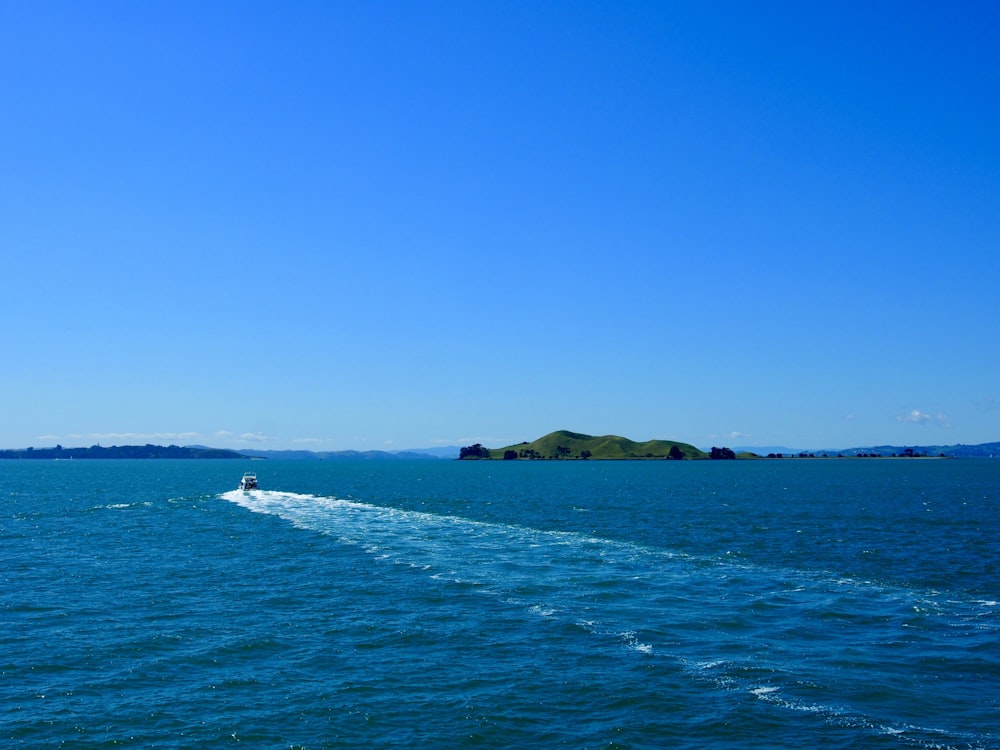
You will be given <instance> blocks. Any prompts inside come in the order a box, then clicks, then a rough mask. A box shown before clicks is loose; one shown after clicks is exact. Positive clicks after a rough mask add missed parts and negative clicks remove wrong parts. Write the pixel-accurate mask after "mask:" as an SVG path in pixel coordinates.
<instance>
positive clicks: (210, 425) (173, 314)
mask: <svg viewBox="0 0 1000 750" xmlns="http://www.w3.org/2000/svg"><path fill="white" fill-rule="evenodd" d="M998 38H1000V4H997V3H993V2H975V1H972V2H963V3H940V2H939V3H931V2H920V1H916V2H914V1H912V0H907V1H906V2H878V1H876V2H870V1H869V0H865V1H864V2H844V1H843V0H837V1H836V2H798V1H795V2H766V1H765V2H742V1H739V2H710V1H709V2H683V3H681V2H666V1H664V2H631V3H619V2H590V1H587V0H573V1H572V2H570V1H567V2H542V1H539V0H533V1H531V2H518V1H517V0H505V1H503V2H486V1H484V2H466V0H455V1H454V2H434V1H430V2H391V1H387V2H371V1H369V0H364V1H363V2H362V1H359V2H353V1H350V0H345V1H343V2H337V1H331V2H306V1H302V2H296V1H292V2H253V1H242V0H240V1H236V0H233V1H232V2H203V1H201V0H199V2H183V1H179V2H125V1H124V0H123V1H122V2H106V1H102V0H96V1H88V2H46V1H45V0H39V1H37V2H20V3H15V2H7V3H3V4H0V285H2V287H0V315H2V321H3V329H2V330H3V333H2V339H0V340H2V349H0V358H2V359H0V447H7V448H20V447H27V446H36V447H43V446H51V445H55V444H56V443H60V444H63V445H65V446H78V445H92V444H94V443H100V444H102V445H114V444H118V445H124V444H133V443H147V442H150V443H159V444H167V443H177V444H195V443H200V444H207V445H212V446H218V447H233V448H239V447H256V448H274V449H282V448H308V449H313V450H337V449H347V448H354V449H390V450H391V449H403V448H425V447H431V446H435V445H467V444H470V443H472V442H482V443H483V444H486V445H489V446H491V447H500V446H502V445H507V444H510V443H513V442H519V441H521V440H533V439H535V438H537V437H540V436H541V435H543V434H546V433H548V432H550V431H552V430H556V429H570V430H575V431H578V432H586V433H590V434H595V435H602V434H609V433H613V434H619V435H624V436H627V437H630V438H633V439H636V440H647V439H651V438H665V439H676V440H682V441H685V442H690V443H694V444H695V445H698V446H700V447H709V446H711V445H757V446H763V445H787V446H792V447H802V448H816V449H819V448H838V447H851V446H855V445H867V444H877V443H892V444H904V445H905V444H911V445H919V444H923V445H929V444H952V443H980V442H987V441H994V440H1000V341H998V334H997V325H998V321H1000V293H998V285H1000V45H998V44H997V39H998Z"/></svg>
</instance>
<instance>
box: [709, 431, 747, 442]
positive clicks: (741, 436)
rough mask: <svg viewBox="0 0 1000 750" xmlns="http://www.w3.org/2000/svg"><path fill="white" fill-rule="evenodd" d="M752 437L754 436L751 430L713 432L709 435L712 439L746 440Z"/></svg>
mask: <svg viewBox="0 0 1000 750" xmlns="http://www.w3.org/2000/svg"><path fill="white" fill-rule="evenodd" d="M751 437H753V435H751V434H750V433H749V432H739V431H737V430H733V431H732V432H723V433H713V434H711V435H709V436H708V438H709V439H710V440H745V439H746V438H751Z"/></svg>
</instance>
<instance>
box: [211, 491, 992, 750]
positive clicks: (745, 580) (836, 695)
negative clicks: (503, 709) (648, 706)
mask: <svg viewBox="0 0 1000 750" xmlns="http://www.w3.org/2000/svg"><path fill="white" fill-rule="evenodd" d="M222 498H223V499H225V500H227V501H229V502H232V503H235V504H236V505H239V506H241V507H243V508H246V509H247V510H249V511H252V512H254V513H264V514H269V515H274V516H277V517H279V518H282V519H284V520H285V521H287V522H288V523H290V524H292V525H293V526H295V527H297V528H301V529H308V530H310V531H314V532H319V533H322V534H325V535H328V536H330V537H331V538H332V539H335V540H336V541H337V543H338V544H342V545H351V546H354V547H356V548H358V549H360V550H362V551H363V552H364V553H366V554H368V555H370V556H371V557H372V558H373V559H375V560H378V561H379V562H380V563H391V564H394V565H402V566H406V567H408V568H411V569H416V570H418V571H419V572H420V573H421V574H422V575H424V576H425V577H426V579H427V580H428V581H429V582H430V581H434V582H435V583H440V582H442V581H443V582H445V583H448V584H454V585H458V586H462V587H463V590H464V591H474V592H475V593H476V594H477V595H482V596H489V597H491V598H493V599H494V600H496V601H499V602H501V603H502V604H503V605H504V606H513V607H515V608H517V609H519V610H520V611H521V612H522V613H524V616H526V617H528V618H534V619H536V621H549V622H551V621H560V622H563V623H564V624H566V625H568V626H571V627H573V628H576V629H577V630H578V631H581V632H584V633H587V634H589V636H588V638H589V639H590V641H591V642H590V643H589V644H588V645H587V648H604V649H621V650H623V651H625V652H627V653H631V654H633V655H634V657H635V658H639V659H651V660H654V664H655V663H663V664H665V665H667V667H668V668H670V669H672V670H678V671H679V672H681V673H683V674H686V675H687V677H688V679H689V680H691V681H694V682H697V683H698V684H701V685H705V686H709V687H710V688H711V689H714V690H719V691H723V692H725V693H728V694H738V695H741V696H744V697H745V699H746V700H748V701H758V702H761V703H763V704H766V705H767V706H769V707H771V708H772V709H773V710H776V711H794V712H796V713H798V714H813V715H815V716H817V717H820V718H821V719H822V720H823V721H824V722H826V723H827V724H832V725H836V726H843V727H849V728H851V729H855V730H859V729H860V730H863V731H864V732H865V733H873V734H878V735H891V736H892V739H893V741H894V742H896V743H897V744H901V745H904V746H912V747H972V748H986V747H995V746H998V745H1000V734H990V735H983V734H968V733H963V732H962V731H960V730H959V728H958V727H960V726H961V724H960V723H958V724H956V725H954V726H952V727H951V728H941V727H928V726H925V725H924V724H923V721H922V720H923V719H926V716H927V715H934V716H941V717H947V716H961V714H962V711H963V710H965V709H966V708H967V707H968V705H969V702H970V700H972V697H971V693H970V695H966V696H958V695H935V696H933V699H932V700H931V701H930V702H927V699H926V698H925V697H924V696H923V694H922V693H921V692H920V691H921V688H920V685H921V683H922V681H925V680H932V679H933V677H934V671H935V670H942V669H943V670H949V671H952V672H953V673H954V672H955V671H958V672H968V673H969V679H970V680H971V686H970V688H969V689H970V691H972V692H975V680H976V678H977V676H978V675H981V674H982V673H992V674H997V671H998V665H997V662H996V660H995V658H993V657H989V656H987V654H988V653H989V651H988V649H989V648H990V646H989V644H990V643H991V642H994V641H995V638H996V634H997V632H998V630H1000V611H998V607H997V605H996V602H995V601H992V600H976V601H961V600H947V601H943V602H942V601H928V600H927V599H926V598H925V597H924V596H923V595H922V594H919V593H918V592H913V591H908V590H901V589H891V588H886V587H879V586H875V585H873V584H868V583H865V582H860V581H845V580H844V579H842V578H839V577H832V576H831V577H822V576H819V575H817V574H814V573H813V574H810V573H803V572H801V571H780V570H767V569H763V568H761V567H759V566H753V565H749V564H740V563H732V562H729V561H726V560H724V559H723V560H712V559H709V558H695V557H692V556H689V555H684V554H678V553H675V552H672V551H669V550H663V549H655V548H649V547H644V546H641V545H637V544H631V543H627V542H621V541H613V540H608V539H603V538H599V537H594V536H588V535H586V534H581V533H577V532H562V531H553V530H540V529H533V528H527V527H518V526H510V525H503V524H495V523H487V522H481V521H474V520H470V519H467V518H462V517H457V516H447V515H436V514H433V513H425V512H420V511H411V510H402V509H398V508H391V507H384V506H378V505H372V504H367V503H362V502H357V501H353V500H344V499H338V498H333V497H322V496H316V495H307V494H299V493H290V492H277V491H262V490H252V491H249V492H244V491H240V490H234V491H232V492H227V493H224V494H223V495H222ZM595 638H596V639H597V640H596V641H595V640H594V639H595ZM933 640H940V649H939V652H940V654H941V655H940V658H939V659H938V663H937V664H935V665H933V666H932V667H928V666H927V665H921V664H918V663H915V662H910V661H907V656H906V654H907V651H908V647H909V646H911V645H913V644H921V648H920V649H919V651H920V653H926V644H927V642H928V641H933ZM970 654H980V656H978V657H974V656H970ZM874 673H877V674H880V675H881V679H882V680H883V682H884V685H883V687H882V689H883V690H884V691H885V693H886V695H887V696H888V695H891V694H893V693H896V694H899V693H904V694H905V693H907V692H909V693H913V696H912V697H913V699H912V700H911V701H910V703H912V704H913V705H920V704H921V703H924V704H925V705H926V706H927V709H928V711H930V712H931V713H930V714H927V713H925V714H923V715H914V716H899V715H889V714H888V713H887V715H886V716H877V715H872V712H871V710H870V705H871V704H870V703H863V704H862V705H864V706H866V708H856V707H855V705H856V703H857V701H856V698H855V696H858V695H866V694H868V693H869V692H870V690H871V686H870V684H869V683H870V680H871V675H872V674H874ZM876 704H877V701H876Z"/></svg>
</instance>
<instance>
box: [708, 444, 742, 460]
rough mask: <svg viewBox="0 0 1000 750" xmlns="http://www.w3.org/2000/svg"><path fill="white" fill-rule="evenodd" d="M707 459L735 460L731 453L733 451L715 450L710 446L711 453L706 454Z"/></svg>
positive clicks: (727, 449)
mask: <svg viewBox="0 0 1000 750" xmlns="http://www.w3.org/2000/svg"><path fill="white" fill-rule="evenodd" d="M708 457H709V458H715V459H730V460H731V459H735V458H736V454H735V453H733V451H732V450H731V449H730V448H716V447H715V446H714V445H713V446H712V451H711V453H709V454H708Z"/></svg>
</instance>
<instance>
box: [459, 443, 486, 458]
mask: <svg viewBox="0 0 1000 750" xmlns="http://www.w3.org/2000/svg"><path fill="white" fill-rule="evenodd" d="M458 457H459V459H463V458H489V457H490V449H489V448H484V447H483V446H482V445H481V444H479V443H476V444H475V445H467V446H466V447H464V448H461V449H459V451H458Z"/></svg>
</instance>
